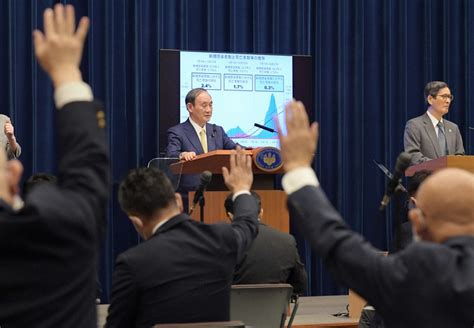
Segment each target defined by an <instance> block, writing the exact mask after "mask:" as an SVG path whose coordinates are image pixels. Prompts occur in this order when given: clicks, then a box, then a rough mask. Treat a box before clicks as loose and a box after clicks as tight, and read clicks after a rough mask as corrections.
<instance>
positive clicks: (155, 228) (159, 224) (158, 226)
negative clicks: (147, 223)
mask: <svg viewBox="0 0 474 328" xmlns="http://www.w3.org/2000/svg"><path fill="white" fill-rule="evenodd" d="M170 219H171V218H169V219H166V220H163V221H160V222H158V224H157V225H156V226H155V227H154V228H153V231H152V232H151V235H152V236H153V235H154V234H155V233H156V231H157V230H158V229H159V228H160V227H161V226H162V225H163V224H165V223H166V222H168V221H169V220H170Z"/></svg>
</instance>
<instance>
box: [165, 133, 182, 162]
mask: <svg viewBox="0 0 474 328" xmlns="http://www.w3.org/2000/svg"><path fill="white" fill-rule="evenodd" d="M167 135H168V145H167V146H166V157H171V158H178V157H179V154H180V153H182V152H183V150H182V142H181V137H180V135H179V133H178V131H177V129H176V128H175V127H172V128H169V129H168V132H167Z"/></svg>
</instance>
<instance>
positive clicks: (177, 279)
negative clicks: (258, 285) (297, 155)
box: [106, 195, 258, 328]
mask: <svg viewBox="0 0 474 328" xmlns="http://www.w3.org/2000/svg"><path fill="white" fill-rule="evenodd" d="M234 209H235V219H234V221H233V222H232V223H231V224H226V223H217V224H204V223H200V222H197V221H194V220H192V219H191V218H190V217H189V216H187V215H186V214H180V215H177V216H175V217H173V218H171V219H170V220H169V221H168V222H166V223H164V224H163V225H162V226H160V227H159V228H158V230H157V231H156V232H155V234H154V235H153V236H152V237H151V238H150V239H148V240H146V241H145V242H143V243H141V244H140V245H138V246H135V247H133V248H131V249H129V250H127V251H126V252H124V253H122V254H120V255H119V257H118V258H117V262H116V265H115V270H114V275H113V283H112V293H111V302H110V307H109V314H108V317H107V324H106V327H108V328H109V327H110V328H112V327H113V328H119V327H124V328H130V327H151V326H152V325H154V324H157V323H178V322H208V321H226V320H229V302H230V286H231V284H232V276H233V274H234V267H235V265H236V264H237V262H238V261H239V260H240V259H241V258H242V255H243V254H244V253H245V252H246V251H247V249H248V247H249V246H250V244H251V243H252V241H253V239H254V238H255V236H256V234H257V230H258V225H257V215H258V209H257V203H256V202H255V199H254V198H253V197H252V196H250V195H240V196H238V197H237V198H236V199H235V203H234Z"/></svg>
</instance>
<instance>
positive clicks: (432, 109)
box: [403, 81, 464, 165]
mask: <svg viewBox="0 0 474 328" xmlns="http://www.w3.org/2000/svg"><path fill="white" fill-rule="evenodd" d="M453 99H454V97H453V95H452V94H451V90H450V89H449V87H448V85H447V84H446V83H445V82H441V81H432V82H428V83H427V84H426V86H425V101H426V103H427V104H428V105H429V106H428V110H427V111H426V113H424V114H423V115H421V116H418V117H416V118H413V119H411V120H409V121H408V122H407V124H406V126H405V135H404V138H403V142H404V144H405V151H406V152H407V153H409V154H411V155H412V157H411V164H412V165H414V164H419V163H422V162H426V161H429V160H432V159H435V158H439V157H442V156H446V155H464V146H463V143H462V138H461V133H460V132H459V128H458V126H457V125H456V124H455V123H453V122H450V121H448V120H446V119H443V116H444V115H446V114H447V113H448V111H449V106H450V105H451V102H452V101H453Z"/></svg>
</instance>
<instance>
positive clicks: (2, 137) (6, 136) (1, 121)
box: [0, 114, 21, 159]
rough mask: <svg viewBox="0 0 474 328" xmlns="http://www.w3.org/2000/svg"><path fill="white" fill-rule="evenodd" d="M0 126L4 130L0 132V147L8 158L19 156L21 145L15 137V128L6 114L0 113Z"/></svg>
mask: <svg viewBox="0 0 474 328" xmlns="http://www.w3.org/2000/svg"><path fill="white" fill-rule="evenodd" d="M0 127H3V132H4V133H3V134H2V133H0V148H1V149H5V151H6V152H7V157H8V159H13V158H18V157H20V154H21V147H20V144H19V143H18V142H17V140H16V137H15V128H14V127H13V124H12V122H11V120H10V118H9V117H8V116H7V115H4V114H0Z"/></svg>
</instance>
